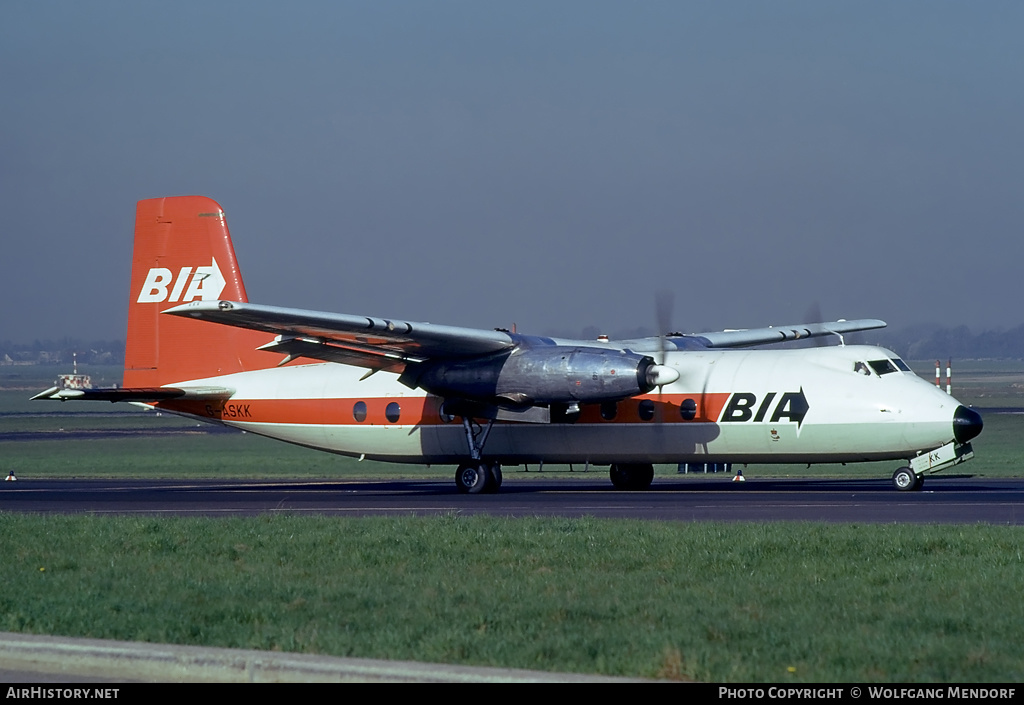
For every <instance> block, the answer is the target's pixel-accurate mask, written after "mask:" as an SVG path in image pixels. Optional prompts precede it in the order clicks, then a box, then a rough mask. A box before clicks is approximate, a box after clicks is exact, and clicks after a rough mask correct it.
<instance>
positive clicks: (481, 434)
mask: <svg viewBox="0 0 1024 705" xmlns="http://www.w3.org/2000/svg"><path fill="white" fill-rule="evenodd" d="M493 425H494V419H490V420H489V421H488V422H487V425H486V426H480V424H478V423H475V422H474V421H473V420H472V419H470V418H467V417H465V416H463V417H462V427H463V428H464V429H465V430H466V441H467V442H468V443H469V457H470V460H469V462H466V463H462V464H461V465H459V469H458V470H456V471H455V486H456V487H457V488H458V490H459V492H461V493H463V494H480V493H481V492H486V493H490V492H497V491H498V489H499V488H500V487H501V465H499V464H498V463H489V462H487V461H485V460H483V457H482V453H483V449H484V443H486V442H487V436H488V434H490V432H491V427H492V426H493Z"/></svg>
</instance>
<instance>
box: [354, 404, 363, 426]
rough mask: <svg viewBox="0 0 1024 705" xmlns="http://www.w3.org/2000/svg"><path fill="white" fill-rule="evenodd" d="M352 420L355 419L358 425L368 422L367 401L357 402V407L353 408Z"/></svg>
mask: <svg viewBox="0 0 1024 705" xmlns="http://www.w3.org/2000/svg"><path fill="white" fill-rule="evenodd" d="M352 418H354V419H355V420H356V422H357V423H362V422H363V421H366V402H365V401H357V402H356V403H355V405H354V406H353V407H352Z"/></svg>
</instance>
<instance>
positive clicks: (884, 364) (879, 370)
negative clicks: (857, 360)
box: [868, 360, 897, 377]
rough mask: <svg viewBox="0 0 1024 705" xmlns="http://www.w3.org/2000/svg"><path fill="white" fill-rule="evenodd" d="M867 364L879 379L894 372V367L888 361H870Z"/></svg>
mask: <svg viewBox="0 0 1024 705" xmlns="http://www.w3.org/2000/svg"><path fill="white" fill-rule="evenodd" d="M868 364H869V365H871V369H873V370H874V371H875V374H877V375H878V376H879V377H881V376H882V375H887V374H889V373H890V372H896V371H897V369H896V365H894V364H892V363H891V362H890V361H889V360H870V361H868Z"/></svg>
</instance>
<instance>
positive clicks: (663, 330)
mask: <svg viewBox="0 0 1024 705" xmlns="http://www.w3.org/2000/svg"><path fill="white" fill-rule="evenodd" d="M674 302H675V294H674V293H673V292H672V291H670V290H668V289H660V290H658V291H657V292H656V293H655V296H654V315H655V319H656V322H657V325H658V357H657V359H656V360H655V363H656V364H654V365H651V367H650V368H649V369H648V370H647V381H648V382H649V383H650V384H651V385H653V386H655V387H657V388H658V409H659V417H660V416H661V413H663V405H662V402H661V394H662V391H663V390H664V388H665V385H666V384H672V383H673V382H675V381H676V380H677V379H679V370H677V369H675V368H674V367H669V366H668V365H666V364H665V358H666V349H667V347H668V343H667V341H666V340H665V336H666V335H667V334H668V331H669V330H671V328H672V306H673V303H674ZM659 420H662V419H660V418H659Z"/></svg>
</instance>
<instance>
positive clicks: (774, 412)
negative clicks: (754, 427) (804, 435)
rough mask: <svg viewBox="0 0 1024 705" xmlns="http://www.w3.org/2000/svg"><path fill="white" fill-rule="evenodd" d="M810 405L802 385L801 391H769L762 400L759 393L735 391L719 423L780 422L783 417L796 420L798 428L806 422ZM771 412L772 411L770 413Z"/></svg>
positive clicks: (787, 419)
mask: <svg viewBox="0 0 1024 705" xmlns="http://www.w3.org/2000/svg"><path fill="white" fill-rule="evenodd" d="M809 408H810V405H809V404H808V403H807V397H805V396H804V390H803V388H802V387H801V388H800V391H799V392H786V393H785V394H783V395H782V396H779V394H778V392H768V393H767V394H765V395H764V396H763V397H762V398H761V400H760V402H758V399H757V395H756V394H752V393H750V392H734V393H733V395H732V396H731V397H729V403H728V404H726V405H725V409H724V410H723V411H722V418H720V419H719V420H718V422H719V423H734V422H743V421H753V422H755V423H757V422H761V421H767V422H768V423H779V422H780V421H782V420H783V419H785V420H786V421H795V422H796V425H797V428H799V427H800V425H801V424H802V423H803V422H804V416H806V415H807V410H808V409H809ZM769 412H770V413H769Z"/></svg>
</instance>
